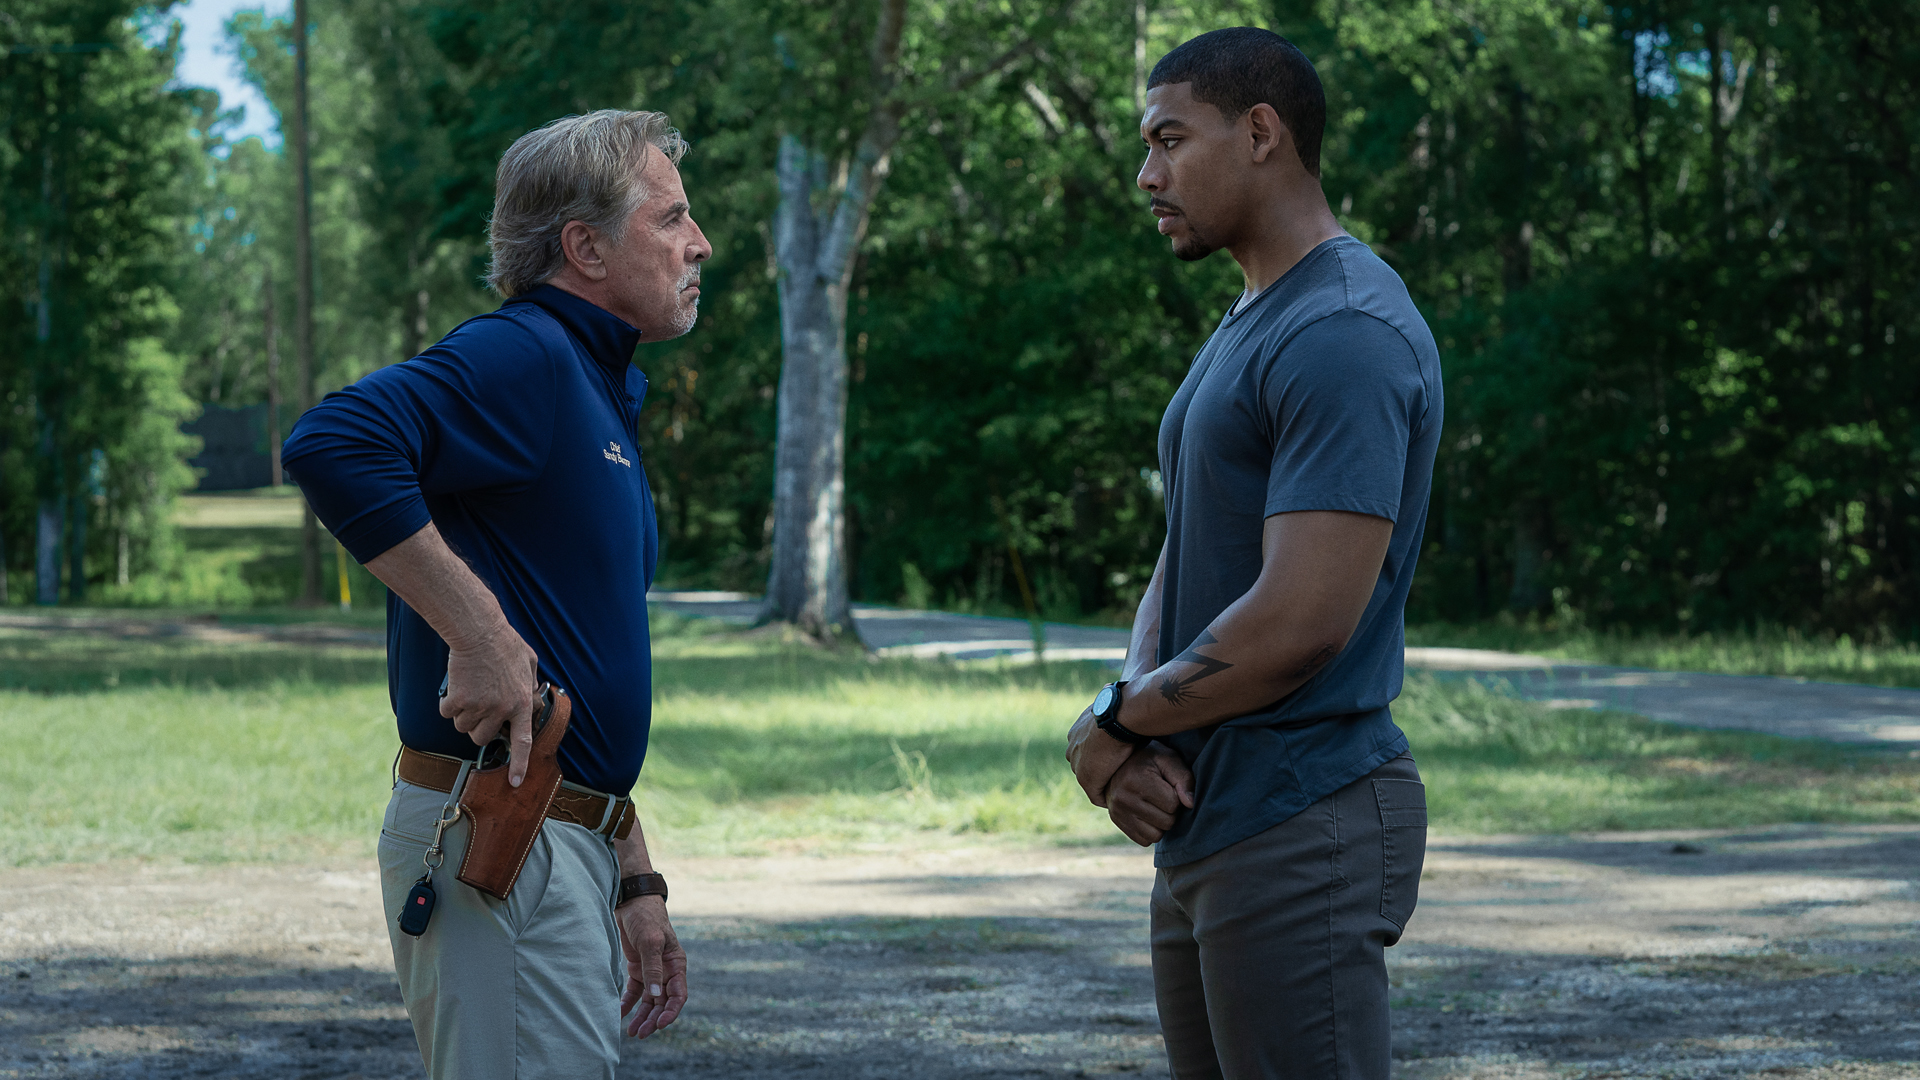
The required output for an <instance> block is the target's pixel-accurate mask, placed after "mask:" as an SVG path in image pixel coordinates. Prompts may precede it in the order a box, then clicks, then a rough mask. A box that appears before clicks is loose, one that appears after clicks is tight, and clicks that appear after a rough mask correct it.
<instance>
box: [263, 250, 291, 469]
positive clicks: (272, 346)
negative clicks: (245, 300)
mask: <svg viewBox="0 0 1920 1080" xmlns="http://www.w3.org/2000/svg"><path fill="white" fill-rule="evenodd" d="M261 290H262V294H263V295H262V300H263V301H264V305H263V306H264V307H265V309H266V318H267V326H266V331H265V332H266V338H267V451H268V452H269V453H271V454H272V455H273V486H274V487H279V486H280V485H281V484H284V483H286V482H287V479H286V476H285V474H283V473H282V472H281V470H280V339H278V338H276V337H275V336H274V330H273V267H272V266H268V267H267V272H266V276H265V279H264V280H263V282H262V285H261Z"/></svg>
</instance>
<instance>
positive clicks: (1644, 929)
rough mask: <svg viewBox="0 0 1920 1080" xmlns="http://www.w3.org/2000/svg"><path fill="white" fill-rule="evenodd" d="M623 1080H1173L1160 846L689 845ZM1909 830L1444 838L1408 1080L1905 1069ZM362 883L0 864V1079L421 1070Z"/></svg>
mask: <svg viewBox="0 0 1920 1080" xmlns="http://www.w3.org/2000/svg"><path fill="white" fill-rule="evenodd" d="M668 869H669V870H670V871H671V872H672V874H673V881H674V903H673V908H674V912H675V915H676V920H677V922H678V923H679V925H680V926H681V928H682V934H683V936H684V937H685V938H686V940H687V943H688V948H689V950H690V952H691V954H692V957H693V964H694V973H695V977H694V987H695V995H696V996H695V999H694V1002H693V1005H692V1007H691V1008H690V1010H689V1012H688V1014H687V1017H686V1018H685V1019H684V1020H683V1021H682V1022H681V1024H680V1025H678V1026H676V1027H675V1028H674V1029H672V1030H671V1032H670V1033H669V1034H667V1035H666V1036H664V1037H661V1038H658V1039H655V1040H651V1041H649V1042H647V1043H644V1044H640V1043H634V1044H630V1045H629V1047H628V1050H627V1057H626V1061H625V1063H624V1065H623V1068H622V1073H623V1075H626V1076H632V1077H641V1076H646V1077H649V1078H682V1077H767V1078H771V1077H820V1078H823V1080H826V1078H832V1080H840V1078H856V1077H887V1078H896V1077H929V1078H943V1080H944V1078H956V1080H957V1078H960V1077H1013V1076H1027V1077H1049V1076H1059V1077H1123V1076H1124V1077H1154V1076H1165V1075H1166V1070H1165V1064H1164V1060H1163V1059H1162V1057H1161V1052H1160V1045H1159V1037H1158V1034H1157V1026H1156V1023H1155V1019H1154V1012H1153V1006H1152V999H1151V993H1150V986H1149V978H1148V968H1147V957H1146V954H1145V949H1144V931H1145V918H1144V904H1145V896H1146V891H1147V888H1148V886H1149V884H1150V882H1151V867H1150V866H1149V864H1148V860H1147V858H1146V857H1145V856H1143V855H1140V854H1136V853H1134V852H1131V851H1126V850H1122V849H1117V848H1105V849H1078V850H1075V849H1040V850H1035V849H1007V848H976V849H948V850H938V851H925V852H911V851H880V852H874V853H872V854H869V855H861V856H851V857H832V858H816V857H793V858H765V859H716V860H686V861H682V862H679V863H677V864H674V865H670V866H669V867H668ZM1917 878H1920V829H1916V828H1910V827H1902V828H1799V827H1796V828H1786V829H1775V830H1767V831H1761V832H1743V833H1686V834H1661V835H1633V836H1620V835H1611V836H1608V837H1604V838H1597V839H1578V838H1575V839H1566V838H1546V839H1540V838H1451V839H1444V838H1436V840H1435V842H1434V845H1433V851H1432V855H1431V857H1430V859H1429V862H1428V873H1427V875H1426V878H1425V880H1424V882H1423V885H1422V888H1423V896H1422V900H1421V907H1420V911H1419V912H1418V914H1416V915H1415V917H1414V922H1413V924H1412V926H1411V927H1410V929H1409V933H1408V937H1407V939H1406V940H1405V941H1404V942H1403V943H1402V944H1401V946H1400V947H1398V948H1396V949H1394V950H1393V951H1392V953H1391V954H1390V956H1391V959H1392V964H1393V978H1394V984H1395V987H1396V990H1395V997H1396V1004H1397V1011H1396V1021H1395V1022H1396V1034H1395V1055H1396V1057H1397V1058H1398V1059H1399V1068H1398V1073H1399V1075H1401V1076H1403V1077H1409V1078H1419V1080H1425V1078H1438V1077H1450V1078H1465V1077H1486V1078H1492V1077H1503V1078H1505V1077H1513V1078H1520V1077H1528V1078H1531V1077H1569V1076H1595V1077H1598V1076H1608V1077H1654V1076H1660V1077H1736V1076H1755V1075H1763V1074H1764V1075H1766V1076H1769V1077H1786V1078H1799V1077H1807V1078H1811V1077H1842V1076H1844V1077H1858V1078H1870V1080H1891V1078H1893V1077H1913V1076H1920V982H1917V981H1916V978H1915V976H1916V974H1920V882H1916V879H1917ZM384 917H385V916H384V913H383V912H382V911H381V910H380V904H379V894H378V888H377V885H376V883H375V880H374V877H373V874H372V872H371V871H370V870H369V869H367V868H366V867H362V866H351V865H348V866H334V867H301V866H291V867H289V866H280V867H256V866H229V867H211V868H209V867H178V866H175V867H162V866H142V865H124V864H123V865H113V866H79V867H50V868H38V869H22V870H8V871H4V872H0V1077H5V1076H21V1077H42V1076H89V1077H96V1076H97V1077H175V1076H179V1077H186V1076H214V1077H274V1078H276V1080H278V1078H286V1077H316V1078H317V1077H363V1078H372V1077H401V1076H417V1075H418V1074H419V1065H418V1059H417V1057H416V1056H415V1052H414V1047H413V1041H412V1035H411V1032H410V1030H409V1029H408V1027H407V1024H406V1021H405V1018H404V1016H403V1014H402V1013H401V1011H400V1007H399V1003H398V997H397V994H396V993H395V991H394V989H393V983H392V979H391V977H390V975H389V973H388V971H387V967H386V964H387V954H386V949H387V946H386V939H385V931H384V928H383V927H384V923H383V919H384Z"/></svg>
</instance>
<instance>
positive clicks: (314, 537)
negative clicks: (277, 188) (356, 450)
mask: <svg viewBox="0 0 1920 1080" xmlns="http://www.w3.org/2000/svg"><path fill="white" fill-rule="evenodd" d="M309 25H310V23H309V22H308V19H307V0H293V123H292V125H291V128H290V130H289V131H288V132H287V143H288V144H289V146H290V148H291V149H292V151H293V177H294V202H293V214H294V217H293V275H294V308H293V341H294V364H295V368H294V370H295V376H294V395H295V396H294V400H295V401H296V403H297V404H296V405H295V408H297V409H298V410H299V411H300V412H303V413H304V412H306V411H307V410H308V409H311V408H313V405H314V400H315V397H314V363H315V361H314V355H313V166H312V163H311V161H310V154H311V148H312V143H311V141H310V137H309V134H308V130H307V128H308V118H307V29H308V27H309ZM300 602H301V603H303V604H318V603H319V602H320V522H319V519H318V518H315V517H314V516H313V510H312V509H311V508H310V507H308V506H307V505H306V501H305V497H304V496H303V497H302V500H301V513H300Z"/></svg>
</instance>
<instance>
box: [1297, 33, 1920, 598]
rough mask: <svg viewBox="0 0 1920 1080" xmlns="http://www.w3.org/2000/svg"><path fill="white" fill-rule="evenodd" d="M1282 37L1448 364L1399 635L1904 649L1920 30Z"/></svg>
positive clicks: (1337, 194) (1919, 315) (1331, 184)
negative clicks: (1872, 643) (1530, 625)
mask: <svg viewBox="0 0 1920 1080" xmlns="http://www.w3.org/2000/svg"><path fill="white" fill-rule="evenodd" d="M1292 8H1293V10H1288V11H1287V12H1286V14H1285V15H1284V16H1283V17H1282V19H1281V23H1282V24H1283V25H1285V26H1289V27H1292V26H1297V27H1299V28H1300V31H1301V33H1302V36H1303V38H1306V39H1308V40H1307V44H1308V48H1309V51H1310V52H1314V53H1315V55H1316V56H1317V57H1318V58H1319V61H1320V65H1321V70H1322V73H1323V75H1324V76H1325V77H1326V79H1327V82H1328V84H1329V87H1330V89H1331V92H1332V100H1333V102H1334V108H1333V111H1334V113H1335V115H1337V116H1339V117H1341V120H1340V122H1339V124H1338V125H1336V128H1337V131H1336V136H1335V138H1333V139H1331V140H1330V142H1329V146H1328V154H1327V159H1328V161H1329V163H1330V164H1329V168H1328V175H1327V178H1326V183H1327V190H1328V194H1329V195H1330V197H1331V199H1332V201H1333V202H1334V203H1335V205H1337V206H1339V207H1340V208H1341V210H1342V213H1343V214H1344V215H1346V217H1347V219H1348V220H1349V221H1350V222H1352V227H1353V229H1354V231H1355V232H1356V233H1357V234H1359V235H1361V236H1363V237H1365V238H1366V239H1368V240H1369V241H1370V242H1372V243H1373V244H1374V245H1375V246H1376V248H1378V249H1379V250H1380V251H1381V252H1382V253H1383V254H1384V255H1386V256H1387V257H1388V258H1389V259H1390V260H1391V261H1392V262H1393V263H1394V265H1395V266H1396V267H1397V268H1399V269H1400V271H1401V272H1402V274H1403V275H1404V276H1405V277H1406V278H1407V280H1408V283H1409V284H1410V285H1411V286H1412V288H1413V290H1414V293H1415V295H1416V297H1418V298H1419V299H1420V300H1421V302H1422V303H1423V304H1424V305H1426V307H1427V309H1428V311H1429V312H1430V317H1431V319H1432V321H1433V324H1434V328H1435V330H1436V333H1437V334H1438V336H1439V337H1440V339H1441V345H1442V354H1443V357H1444V361H1445V364H1446V369H1447V376H1448V379H1447V394H1448V398H1449V400H1448V422H1449V424H1448V432H1447V442H1446V445H1445V448H1444V450H1443V453H1442V458H1441V462H1440V466H1439V471H1438V482H1437V483H1436V486H1435V495H1434V504H1433V508H1432V515H1431V518H1430V523H1429V528H1428V540H1429V549H1428V552H1427V555H1426V557H1425V560H1424V561H1423V563H1422V566H1421V578H1420V580H1419V584H1418V585H1417V586H1416V590H1417V595H1416V599H1415V607H1416V609H1417V614H1419V615H1421V616H1424V617H1427V618H1444V619H1448V620H1452V621H1467V620H1469V619H1472V618H1474V617H1477V616H1482V615H1486V614H1490V613H1492V612H1494V611H1496V610H1499V609H1502V608H1512V609H1514V610H1516V611H1521V612H1528V611H1536V610H1537V611H1542V612H1544V611H1546V610H1547V609H1548V608H1549V606H1550V605H1552V604H1554V603H1556V602H1557V603H1558V604H1559V605H1560V606H1561V607H1562V608H1570V609H1573V610H1576V611H1580V612H1583V613H1585V614H1586V615H1587V617H1588V618H1589V619H1590V620H1592V621H1594V622H1596V623H1607V624H1628V625H1637V626H1651V627H1664V628H1669V629H1673V628H1689V627H1690V628H1693V629H1696V630H1697V629H1700V628H1704V627H1719V628H1726V627H1732V626H1738V625H1741V624H1751V623H1753V622H1756V621H1767V622H1773V623H1784V624H1789V625H1803V626H1807V625H1811V626H1824V627H1832V628H1836V629H1841V630H1852V631H1854V632H1856V633H1860V632H1865V633H1868V634H1875V635H1885V634H1899V635H1904V636H1911V635H1913V634H1914V633H1915V632H1916V631H1917V630H1920V607H1916V606H1915V604H1914V599H1913V598H1914V596H1915V595H1916V592H1915V585H1916V584H1920V582H1916V581H1915V579H1914V577H1913V575H1914V573H1915V568H1916V556H1920V501H1917V500H1916V492H1915V490H1914V481H1915V467H1916V464H1920V442H1917V441H1916V439H1915V432H1916V431H1917V430H1920V428H1916V426H1915V424H1914V415H1913V412H1912V409H1913V403H1914V402H1915V400H1916V397H1917V393H1920V383H1917V382H1916V381H1915V380H1916V378H1917V376H1916V372H1920V367H1916V365H1914V364H1913V363H1912V362H1911V356H1912V345H1911V344H1910V342H1912V341H1913V335H1914V333H1915V331H1916V329H1920V327H1917V326H1916V323H1917V322H1920V303H1917V302H1916V298H1917V297H1920V291H1916V288H1915V285H1916V278H1915V263H1914V260H1913V259H1912V257H1911V251H1910V244H1909V243H1908V241H1907V240H1906V239H1904V238H1905V237H1908V236H1910V235H1912V234H1913V233H1914V231H1915V226H1916V224H1920V220H1917V219H1920V187H1916V185H1915V183H1914V179H1913V173H1912V169H1913V161H1914V151H1915V149H1916V148H1917V144H1920V127H1916V126H1915V117H1916V116H1920V111H1917V110H1916V108H1915V106H1916V105H1920V99H1917V98H1916V93H1915V84H1914V73H1915V72H1916V71H1920V53H1917V52H1915V45H1914V43H1913V40H1912V37H1911V35H1907V34H1903V33H1901V32H1899V30H1898V29H1897V28H1898V27H1900V26H1904V25H1910V24H1911V23H1912V21H1913V20H1914V18H1915V16H1916V14H1920V9H1917V8H1916V7H1915V5H1913V4H1912V3H1883V4H1874V3H1851V2H1838V3H1816V4H1802V5H1776V4H1771V3H1761V2H1752V3H1734V4H1719V3H1715V4H1687V3H1682V4H1666V3H1662V4H1654V5H1648V6H1641V5H1634V6H1632V7H1618V6H1615V7H1603V6H1601V5H1598V4H1546V3H1538V2H1533V0H1476V2H1469V3H1466V4H1460V5H1452V6H1449V7H1447V8H1445V9H1444V10H1443V9H1442V8H1440V7H1439V6H1437V5H1428V4H1424V3H1419V4H1372V3H1358V2H1347V0H1324V2H1318V3H1313V4H1300V5H1292ZM1330 27H1332V28H1337V31H1336V30H1333V29H1328V28H1330Z"/></svg>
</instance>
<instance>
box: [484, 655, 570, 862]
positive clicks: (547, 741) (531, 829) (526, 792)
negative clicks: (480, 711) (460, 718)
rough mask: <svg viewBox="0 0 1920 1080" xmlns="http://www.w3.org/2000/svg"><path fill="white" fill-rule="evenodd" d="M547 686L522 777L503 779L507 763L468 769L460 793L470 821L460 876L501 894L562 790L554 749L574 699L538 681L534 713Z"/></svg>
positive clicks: (531, 847)
mask: <svg viewBox="0 0 1920 1080" xmlns="http://www.w3.org/2000/svg"><path fill="white" fill-rule="evenodd" d="M549 690H551V693H552V700H553V708H552V712H551V713H550V714H549V715H548V717H547V720H546V723H545V724H542V725H540V726H539V729H538V730H537V731H535V732H534V736H533V753H532V755H531V757H530V758H529V759H528V761H527V775H526V779H525V780H523V781H521V784H520V786H519V787H514V786H512V785H510V784H508V783H507V766H506V765H504V764H503V765H496V766H494V767H493V768H490V769H475V770H473V771H472V772H470V773H468V774H467V783H466V787H465V788H464V789H462V791H461V793H460V809H461V811H462V812H463V813H464V814H466V817H467V820H468V821H469V822H471V823H472V825H471V829H472V832H471V834H470V838H469V839H468V841H467V854H466V856H465V857H464V858H462V859H461V860H460V874H459V877H460V880H461V881H464V882H466V883H467V884H469V885H471V886H473V887H474V888H476V889H479V890H480V891H481V892H484V893H488V894H490V895H492V896H497V897H499V898H500V899H502V900H505V899H506V898H507V893H509V892H511V891H512V890H513V883H514V881H515V880H517V879H518V878H519V877H520V868H521V867H522V866H525V865H526V862H527V854H528V853H529V852H531V851H532V850H533V842H534V840H536V839H537V838H538V837H539V836H540V825H541V823H542V822H544V821H546V819H547V808H548V807H549V806H550V805H551V804H552V803H553V796H554V793H555V792H557V791H559V790H560V762H559V761H558V759H557V758H556V755H557V754H558V753H559V750H560V740H561V739H562V738H564V737H565V736H566V734H567V720H568V718H569V717H571V716H572V715H573V702H572V701H571V700H570V699H569V698H568V697H567V692H566V691H565V690H562V689H560V688H559V687H557V686H555V687H549V686H548V685H547V684H545V683H542V684H541V686H540V691H539V692H538V693H536V694H535V701H534V711H535V719H536V721H537V720H538V716H539V714H540V713H541V712H543V711H546V710H545V702H544V701H543V700H542V699H543V698H545V697H546V695H547V693H548V691H549Z"/></svg>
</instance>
